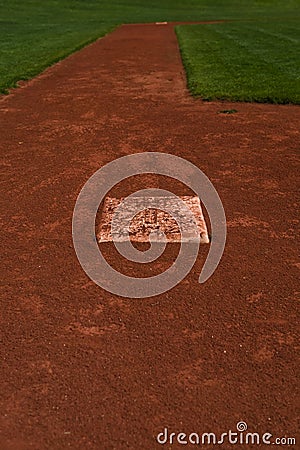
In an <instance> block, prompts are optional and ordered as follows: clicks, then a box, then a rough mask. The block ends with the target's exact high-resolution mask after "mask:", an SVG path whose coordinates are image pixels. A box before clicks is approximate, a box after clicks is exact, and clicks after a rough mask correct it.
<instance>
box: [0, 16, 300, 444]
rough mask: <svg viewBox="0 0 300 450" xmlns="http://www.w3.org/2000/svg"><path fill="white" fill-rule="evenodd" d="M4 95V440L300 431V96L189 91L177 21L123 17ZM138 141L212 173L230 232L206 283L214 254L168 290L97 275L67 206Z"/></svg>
mask: <svg viewBox="0 0 300 450" xmlns="http://www.w3.org/2000/svg"><path fill="white" fill-rule="evenodd" d="M0 106H1V110H2V112H1V135H0V141H1V142H0V143H1V151H2V154H3V155H4V158H3V171H4V183H3V193H4V195H2V198H1V200H2V213H3V217H2V233H3V236H2V238H1V243H2V246H3V255H4V257H3V259H4V268H3V275H4V278H5V284H4V285H3V287H2V288H1V289H2V300H1V301H2V303H1V317H0V324H1V343H2V346H1V396H0V399H1V400H0V405H1V406H0V412H1V416H0V431H1V437H0V439H1V444H0V448H1V450H7V449H13V450H15V449H16V450H27V449H36V450H42V449H52V450H53V449H67V448H72V449H139V450H140V449H154V448H160V447H161V446H159V445H158V444H156V441H155V436H156V435H157V433H159V432H161V431H162V430H163V428H164V427H165V426H166V427H168V429H169V430H170V432H171V431H174V432H179V431H184V432H188V433H190V432H193V431H194V432H198V433H202V432H206V431H213V432H215V433H222V432H226V431H227V430H228V429H232V430H235V427H236V422H238V421H239V420H244V421H246V422H247V423H248V428H249V431H251V432H255V431H256V432H262V433H264V432H270V433H272V434H273V435H274V436H275V437H276V436H279V437H280V436H295V433H296V419H297V416H296V395H295V391H296V386H297V380H296V367H297V363H296V361H295V359H296V353H295V348H296V329H297V319H296V309H295V301H296V295H297V290H298V291H299V286H298V287H297V282H296V280H297V276H298V274H299V263H298V262H297V255H296V250H297V247H296V229H297V227H298V225H299V220H298V219H297V214H296V211H297V209H296V208H297V204H296V187H297V178H298V174H299V169H298V168H297V157H296V150H297V148H298V147H299V132H298V128H297V127H298V124H299V108H298V107H295V106H272V105H254V104H235V105H234V104H230V103H217V102H212V103H204V102H201V101H196V100H193V99H192V98H190V97H189V95H188V93H187V91H186V88H185V80H184V73H183V69H182V66H181V61H180V56H179V52H178V47H177V42H176V38H175V34H174V31H173V28H172V26H170V25H168V26H155V25H141V26H138V25H135V26H131V25H127V26H122V27H121V28H119V29H118V30H117V31H115V32H114V33H112V34H111V35H109V36H107V37H105V38H104V39H102V40H99V41H98V42H96V43H94V44H93V45H91V46H89V47H87V48H85V49H84V50H82V51H80V52H79V53H77V54H75V55H72V56H71V57H69V58H67V59H66V60H64V61H63V62H61V63H59V64H57V65H56V66H54V67H52V68H50V69H49V70H47V71H46V72H45V73H44V74H43V75H42V76H40V77H38V78H36V79H35V80H33V81H31V82H30V83H28V84H27V85H26V86H24V87H22V88H20V89H18V90H16V91H14V92H13V93H12V94H11V95H10V96H8V97H6V98H4V99H2V100H1V103H0ZM233 107H234V108H236V109H237V110H238V113H237V114H234V115H222V114H218V111H219V110H221V109H225V108H227V109H228V108H233ZM139 151H164V152H169V153H172V154H176V155H179V156H183V157H185V158H187V159H189V160H190V161H192V162H193V163H195V164H196V165H198V166H199V167H200V168H201V169H202V170H203V171H205V172H206V174H207V175H208V176H209V177H210V179H211V180H212V181H213V183H214V184H215V187H216V188H217V189H218V192H219V195H220V197H221V198H222V201H223V204H224V207H225V210H226V215H227V219H228V242H227V246H226V250H225V254H224V256H223V259H222V262H221V264H220V266H219V267H218V270H217V271H216V273H215V274H214V276H213V277H212V278H211V279H210V280H209V281H208V282H207V283H205V284H204V285H199V284H197V277H198V274H199V271H200V269H201V267H202V264H203V260H204V256H205V255H204V254H203V255H202V256H200V258H199V262H198V263H197V264H196V266H195V268H194V270H193V272H192V273H190V275H189V276H188V277H187V278H186V280H184V281H183V282H182V283H181V284H180V285H179V286H177V287H176V288H174V289H173V290H172V291H170V292H168V293H166V294H164V295H161V296H159V297H154V298H150V299H146V300H134V301H133V300H130V299H122V298H118V297H116V296H113V295H110V294H109V293H107V292H104V291H103V290H101V289H100V288H99V287H97V286H96V285H94V284H93V283H92V282H91V281H90V280H89V279H88V278H87V277H86V275H85V274H84V272H83V271H82V269H81V267H80V265H79V263H78V261H77V258H76V255H75V253H74V250H73V246H72V236H71V219H72V212H73V207H74V204H75V201H76V198H77V195H78V193H79V191H80V189H81V187H82V186H83V184H84V182H85V181H86V180H87V179H88V178H89V177H90V176H91V175H92V173H93V172H94V171H95V170H96V169H98V168H99V167H101V166H102V165H104V164H105V163H107V162H108V161H111V160H112V159H114V158H117V157H119V156H121V155H126V154H130V153H134V152H139ZM145 179H146V182H147V183H148V185H149V184H152V185H159V186H161V187H165V184H166V183H165V181H164V180H161V181H159V180H156V179H155V178H154V177H145ZM139 183H140V184H141V179H139V180H137V181H136V182H135V183H133V184H132V185H131V186H130V188H131V189H134V188H135V187H136V186H138V184H139ZM148 185H147V186H146V187H148ZM167 186H168V187H170V186H171V187H173V188H174V190H176V189H177V190H178V191H182V192H180V193H183V190H184V189H183V188H182V187H180V186H175V184H173V185H172V184H170V183H169V184H167ZM143 187H145V186H143ZM127 191H128V186H127V187H126V185H124V186H121V187H119V188H118V189H116V192H117V193H120V194H125V193H127ZM174 252H175V250H174V249H173V247H172V248H171V249H170V251H169V253H167V256H166V259H168V258H169V260H171V258H172V256H173V253H174ZM107 253H108V254H109V255H110V257H111V258H112V259H113V258H114V254H113V250H112V249H111V247H107ZM202 253H203V251H202ZM166 262H168V261H166ZM115 263H116V266H118V264H119V263H118V260H117V258H116V260H115ZM297 266H298V267H297ZM166 448H171V446H166ZM172 448H182V446H181V445H179V444H177V445H174V446H173V447H172ZM206 448H208V447H206ZM218 448H225V446H219V447H218ZM241 448H242V447H241ZM245 448H253V449H257V448H258V446H257V445H249V446H246V447H245ZM290 448H296V447H290Z"/></svg>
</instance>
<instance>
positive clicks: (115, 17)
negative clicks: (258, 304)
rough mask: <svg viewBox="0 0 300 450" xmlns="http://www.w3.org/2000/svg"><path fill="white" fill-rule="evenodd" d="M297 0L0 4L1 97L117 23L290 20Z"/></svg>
mask: <svg viewBox="0 0 300 450" xmlns="http://www.w3.org/2000/svg"><path fill="white" fill-rule="evenodd" d="M297 5H300V0H285V1H284V2H283V1H282V0H227V1H226V2H224V0H215V1H214V2H212V1H211V0H149V2H144V1H143V0H126V1H124V2H120V1H118V0H101V1H100V0H60V1H58V0H47V1H44V2H41V1H40V0H10V1H9V2H7V1H5V0H0V54H1V57H0V93H1V92H2V93H7V92H8V90H9V89H10V88H13V87H16V86H17V83H18V81H20V80H28V79H31V78H33V77H35V76H36V75H38V74H39V73H41V72H42V71H43V70H45V69H46V68H47V67H49V66H51V65H53V64H55V63H56V62H58V61H60V60H62V59H64V58H65V57H67V56H68V55H70V54H72V53H74V52H75V51H77V50H79V49H81V48H82V47H85V46H86V45H88V44H89V43H91V42H93V41H95V40H97V39H99V38H101V37H103V36H105V35H106V34H107V33H109V32H111V31H112V30H113V29H114V28H116V27H117V26H118V25H120V24H122V23H142V22H156V21H201V20H202V21H203V20H221V19H226V20H245V19H251V20H257V19H258V18H265V17H268V18H270V17H272V18H274V19H277V20H278V19H280V18H281V20H283V19H284V20H290V19H291V18H293V17H294V16H295V6H297Z"/></svg>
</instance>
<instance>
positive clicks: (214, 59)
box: [176, 20, 300, 104]
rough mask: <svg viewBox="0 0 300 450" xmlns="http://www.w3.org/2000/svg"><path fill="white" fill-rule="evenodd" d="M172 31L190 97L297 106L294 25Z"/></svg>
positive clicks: (298, 62) (299, 87)
mask: <svg viewBox="0 0 300 450" xmlns="http://www.w3.org/2000/svg"><path fill="white" fill-rule="evenodd" d="M176 31H177V35H178V39H179V43H180V48H181V54H182V59H183V64H184V66H185V69H186V72H187V78H188V87H189V89H190V91H191V93H192V94H193V95H194V96H201V97H202V98H204V99H206V100H213V99H224V100H235V101H249V102H250V101H256V102H268V103H296V104H299V103H300V77H299V75H300V51H299V50H300V48H299V40H300V39H299V38H300V33H299V22H298V21H296V20H286V21H284V22H282V21H268V22H261V21H255V22H240V23H223V24H217V25H216V24H214V25H189V26H179V27H177V29H176Z"/></svg>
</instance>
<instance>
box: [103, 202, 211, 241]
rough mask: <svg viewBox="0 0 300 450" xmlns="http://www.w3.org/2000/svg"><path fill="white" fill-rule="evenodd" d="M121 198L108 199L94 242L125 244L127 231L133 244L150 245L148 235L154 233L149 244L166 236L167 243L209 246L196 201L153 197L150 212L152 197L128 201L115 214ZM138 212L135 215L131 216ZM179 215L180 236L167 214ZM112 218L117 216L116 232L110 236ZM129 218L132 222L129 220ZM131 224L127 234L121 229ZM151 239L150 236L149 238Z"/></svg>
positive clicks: (199, 208)
mask: <svg viewBox="0 0 300 450" xmlns="http://www.w3.org/2000/svg"><path fill="white" fill-rule="evenodd" d="M123 200H124V199H123V198H110V197H107V198H106V199H105V201H104V205H103V209H102V212H101V221H100V226H99V230H98V233H97V239H98V241H99V242H100V243H101V242H111V241H112V240H114V241H115V242H122V241H124V240H127V235H128V231H129V236H130V240H131V241H132V242H149V235H150V233H153V232H156V234H155V237H154V238H153V237H152V242H158V241H161V240H162V239H163V236H165V238H166V240H167V242H190V241H193V240H199V241H200V243H203V244H208V243H209V237H208V232H207V227H206V223H205V219H204V217H203V213H202V209H201V205H200V199H199V197H191V196H187V195H185V196H182V197H181V198H178V199H176V198H175V199H174V198H167V197H156V198H155V201H156V202H157V208H151V207H149V206H148V205H149V204H150V205H151V202H152V201H153V200H154V198H153V197H130V199H128V200H127V203H126V205H127V207H126V208H125V209H124V208H123V209H122V210H121V211H119V212H118V211H117V208H118V206H119V205H120V203H121V202H122V201H123ZM180 200H182V201H183V202H184V203H185V205H186V206H187V207H188V208H189V209H190V211H191V213H192V214H193V216H194V220H195V225H196V227H197V230H196V231H195V230H194V227H193V222H192V221H191V220H190V218H188V217H187V216H186V214H185V213H184V211H182V208H181V204H180ZM137 208H138V209H139V210H140V212H138V213H137V214H135V213H134V212H135V211H136V210H137ZM168 210H169V211H170V213H171V212H172V211H174V210H175V211H179V216H180V219H181V222H180V223H181V227H182V233H181V232H180V228H179V226H178V223H177V222H176V220H175V219H174V218H173V217H172V215H171V214H169V213H168V212H167V211H168ZM113 216H116V218H115V221H116V229H115V231H114V233H113V236H112V230H111V224H112V220H113ZM131 218H132V220H130V219H131ZM129 220H130V226H129V230H128V231H127V230H126V229H125V228H124V223H125V222H127V221H129ZM152 236H153V235H152Z"/></svg>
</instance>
